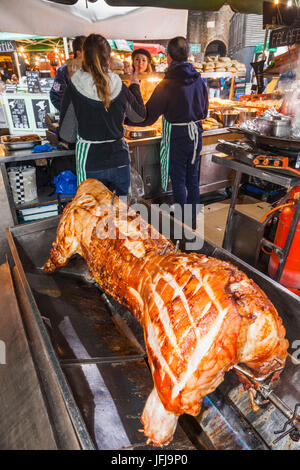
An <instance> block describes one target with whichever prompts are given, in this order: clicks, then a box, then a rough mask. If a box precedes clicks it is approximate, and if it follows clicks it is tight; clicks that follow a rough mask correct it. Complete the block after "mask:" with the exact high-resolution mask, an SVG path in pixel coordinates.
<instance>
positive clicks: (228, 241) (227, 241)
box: [223, 171, 242, 252]
mask: <svg viewBox="0 0 300 470" xmlns="http://www.w3.org/2000/svg"><path fill="white" fill-rule="evenodd" d="M241 178H242V172H241V171H237V172H236V176H235V181H234V185H233V192H232V198H231V203H230V208H229V212H228V216H227V222H226V228H225V234H224V240H223V248H224V249H225V250H227V251H230V252H231V250H232V240H233V238H232V236H231V230H232V219H233V214H234V209H235V205H236V201H237V197H238V193H239V189H240V183H241Z"/></svg>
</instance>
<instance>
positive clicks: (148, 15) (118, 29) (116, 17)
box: [0, 0, 188, 40]
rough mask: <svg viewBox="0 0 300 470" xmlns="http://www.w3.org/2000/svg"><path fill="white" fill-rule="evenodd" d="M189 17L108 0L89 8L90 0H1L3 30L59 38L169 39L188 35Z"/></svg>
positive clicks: (179, 12) (182, 11) (185, 11)
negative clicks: (62, 0) (69, 0)
mask: <svg viewBox="0 0 300 470" xmlns="http://www.w3.org/2000/svg"><path fill="white" fill-rule="evenodd" d="M20 3H22V5H23V6H22V8H20ZM170 15H171V16H172V20H171V21H170ZM187 15H188V12H187V10H171V11H170V10H168V9H164V8H163V9H162V8H139V5H137V6H135V7H122V8H121V7H112V6H109V5H108V4H107V3H106V2H105V0H97V2H96V3H88V8H86V0H78V1H77V3H76V4H75V5H62V4H58V3H53V2H49V1H47V0H26V2H20V0H1V15H0V31H7V32H12V33H22V34H31V35H41V36H56V37H57V36H60V37H61V36H65V37H74V36H77V35H88V34H91V33H100V34H102V35H103V36H105V37H106V38H109V39H114V38H118V37H119V38H122V39H137V40H142V39H154V40H155V39H169V38H171V37H173V36H177V35H185V34H186V30H187Z"/></svg>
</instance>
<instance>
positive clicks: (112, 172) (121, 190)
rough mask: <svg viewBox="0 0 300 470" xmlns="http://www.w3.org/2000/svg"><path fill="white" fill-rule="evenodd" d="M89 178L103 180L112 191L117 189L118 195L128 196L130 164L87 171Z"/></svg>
mask: <svg viewBox="0 0 300 470" xmlns="http://www.w3.org/2000/svg"><path fill="white" fill-rule="evenodd" d="M86 177H87V178H94V179H96V180H99V181H101V183H103V184H105V186H106V187H107V188H108V189H109V190H110V191H114V190H115V191H116V194H117V196H127V194H128V190H129V186H130V169H129V165H124V166H120V167H117V168H106V169H105V170H94V171H87V172H86Z"/></svg>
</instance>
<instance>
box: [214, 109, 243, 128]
mask: <svg viewBox="0 0 300 470" xmlns="http://www.w3.org/2000/svg"><path fill="white" fill-rule="evenodd" d="M214 114H215V116H216V117H217V119H218V120H219V121H220V122H221V123H222V124H223V126H224V127H230V126H233V125H234V124H235V122H236V121H237V119H238V117H239V113H238V112H222V111H217V112H216V113H214Z"/></svg>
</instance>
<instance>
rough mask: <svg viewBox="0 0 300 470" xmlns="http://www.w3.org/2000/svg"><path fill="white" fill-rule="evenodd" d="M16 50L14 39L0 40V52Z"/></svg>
mask: <svg viewBox="0 0 300 470" xmlns="http://www.w3.org/2000/svg"><path fill="white" fill-rule="evenodd" d="M16 50H17V45H16V43H15V41H0V52H15V51H16Z"/></svg>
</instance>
